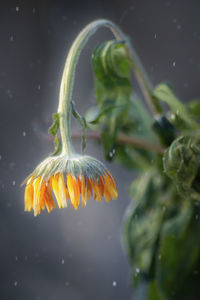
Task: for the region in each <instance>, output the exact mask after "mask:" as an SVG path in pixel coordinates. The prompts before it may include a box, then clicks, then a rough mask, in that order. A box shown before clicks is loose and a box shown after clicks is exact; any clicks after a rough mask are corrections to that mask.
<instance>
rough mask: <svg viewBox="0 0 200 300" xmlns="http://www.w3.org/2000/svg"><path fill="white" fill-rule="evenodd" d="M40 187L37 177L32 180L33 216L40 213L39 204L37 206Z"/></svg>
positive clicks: (39, 179)
mask: <svg viewBox="0 0 200 300" xmlns="http://www.w3.org/2000/svg"><path fill="white" fill-rule="evenodd" d="M40 187H41V177H38V178H36V179H34V180H33V190H34V192H33V209H34V216H37V214H39V213H40V204H39V192H40Z"/></svg>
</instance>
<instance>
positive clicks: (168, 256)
mask: <svg viewBox="0 0 200 300" xmlns="http://www.w3.org/2000/svg"><path fill="white" fill-rule="evenodd" d="M181 204H182V205H181V206H180V208H179V210H178V212H177V213H176V215H175V216H174V217H172V218H170V219H169V220H167V221H166V222H165V223H164V224H163V227H162V230H161V234H160V245H159V250H158V252H159V258H160V259H158V260H157V264H156V279H157V283H158V286H159V288H160V290H161V291H162V293H163V294H164V296H165V297H166V299H171V298H174V299H177V294H178V293H179V291H180V290H181V288H182V287H183V285H184V282H185V280H186V278H187V276H188V275H189V274H190V273H191V272H192V271H193V269H194V267H195V264H196V262H197V260H198V258H199V254H200V237H199V230H200V226H199V225H198V224H197V222H196V220H195V214H194V205H193V204H192V203H190V202H188V201H187V200H185V201H183V202H182V203H181Z"/></svg>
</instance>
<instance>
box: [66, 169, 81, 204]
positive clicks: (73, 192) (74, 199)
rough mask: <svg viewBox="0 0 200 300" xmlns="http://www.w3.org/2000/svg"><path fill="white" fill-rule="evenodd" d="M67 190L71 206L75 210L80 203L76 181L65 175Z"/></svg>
mask: <svg viewBox="0 0 200 300" xmlns="http://www.w3.org/2000/svg"><path fill="white" fill-rule="evenodd" d="M67 188H68V191H69V196H70V200H71V203H72V205H73V206H74V208H75V209H78V206H79V203H80V191H79V187H78V184H77V182H76V179H75V178H74V177H72V176H71V174H70V173H68V174H67Z"/></svg>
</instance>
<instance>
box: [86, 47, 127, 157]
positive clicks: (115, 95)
mask: <svg viewBox="0 0 200 300" xmlns="http://www.w3.org/2000/svg"><path fill="white" fill-rule="evenodd" d="M92 67H93V71H94V74H95V93H96V99H97V104H98V108H99V111H100V113H99V116H100V117H97V119H98V118H99V119H100V118H101V120H102V123H101V126H102V127H101V135H102V142H103V148H104V152H105V155H106V157H107V159H112V156H111V155H110V153H112V152H113V149H115V146H116V137H117V133H118V131H119V129H120V127H122V126H123V125H124V124H125V123H126V119H127V117H128V113H129V108H130V101H131V94H132V87H131V82H130V66H129V61H128V59H127V57H126V53H125V48H124V45H123V43H118V42H116V41H109V42H106V43H103V44H102V45H101V46H100V47H98V48H97V49H96V50H95V51H94V53H93V56H92ZM113 107H115V109H113ZM103 112H104V113H103ZM94 121H95V120H94Z"/></svg>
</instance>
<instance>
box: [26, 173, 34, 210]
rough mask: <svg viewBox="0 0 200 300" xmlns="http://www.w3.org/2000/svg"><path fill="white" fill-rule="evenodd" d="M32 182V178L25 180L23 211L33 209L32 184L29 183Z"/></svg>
mask: <svg viewBox="0 0 200 300" xmlns="http://www.w3.org/2000/svg"><path fill="white" fill-rule="evenodd" d="M32 180H33V177H31V178H29V179H28V180H27V185H26V188H25V193H24V204H25V208H24V210H25V211H31V210H32V208H33V193H34V190H33V184H32V182H31V181H32Z"/></svg>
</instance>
